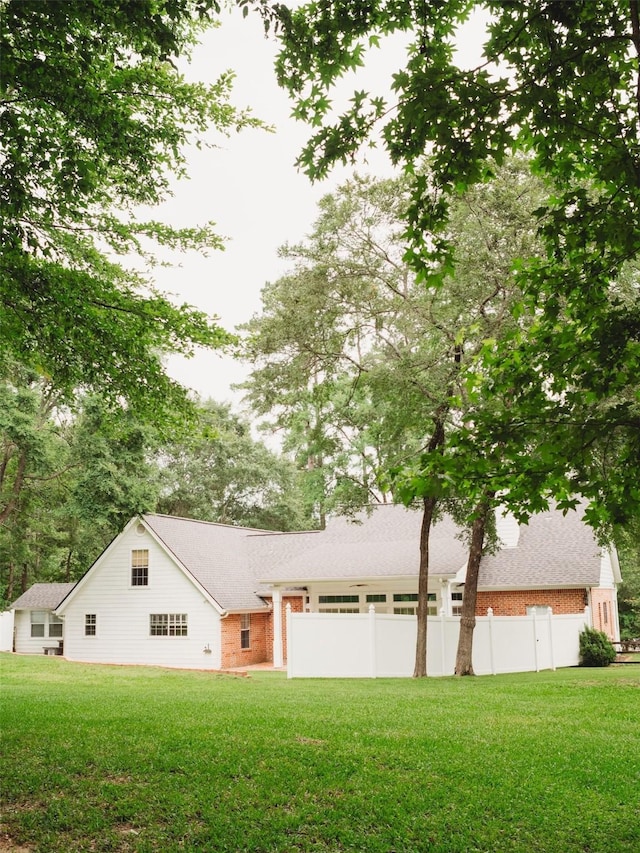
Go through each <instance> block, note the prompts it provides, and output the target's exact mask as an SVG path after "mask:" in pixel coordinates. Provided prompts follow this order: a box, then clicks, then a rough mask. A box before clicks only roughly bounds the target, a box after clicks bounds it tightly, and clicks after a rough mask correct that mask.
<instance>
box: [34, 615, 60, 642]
mask: <svg viewBox="0 0 640 853" xmlns="http://www.w3.org/2000/svg"><path fill="white" fill-rule="evenodd" d="M62 624H63V623H62V619H61V618H60V617H59V616H56V614H55V613H51V611H50V610H32V611H31V636H32V637H55V638H57V639H62Z"/></svg>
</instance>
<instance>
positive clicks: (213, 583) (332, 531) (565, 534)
mask: <svg viewBox="0 0 640 853" xmlns="http://www.w3.org/2000/svg"><path fill="white" fill-rule="evenodd" d="M143 517H144V520H145V522H146V523H147V524H148V525H149V527H150V528H151V529H152V530H153V531H154V533H155V534H156V535H157V536H158V538H159V539H160V540H161V541H162V542H163V543H164V545H165V546H166V547H167V549H168V550H169V551H170V552H171V553H173V554H174V555H175V557H176V558H177V559H178V560H179V561H180V562H181V563H182V564H183V565H184V566H185V568H186V569H187V570H188V571H189V572H190V573H191V574H192V575H193V576H194V577H195V578H196V579H197V580H198V581H199V582H200V583H201V584H202V586H203V587H204V588H205V589H206V590H207V592H208V593H209V594H210V595H211V596H212V597H213V598H214V599H215V600H216V601H217V602H218V604H219V605H220V606H221V607H222V608H223V609H225V610H243V609H246V610H250V609H256V608H262V607H264V601H263V599H262V598H260V594H261V593H262V594H264V593H265V592H267V591H268V586H264V585H265V584H267V585H268V584H272V583H279V584H289V585H296V584H303V583H305V582H307V581H314V580H316V581H318V580H332V579H333V580H336V581H338V580H340V579H343V578H344V579H354V578H376V577H379V578H383V577H384V578H391V577H398V578H400V577H404V578H407V577H412V576H416V575H417V573H418V568H419V560H420V552H419V537H420V525H421V521H422V514H421V513H420V512H418V511H411V510H406V509H405V508H404V507H402V506H396V505H391V504H384V505H380V506H377V507H375V508H374V510H373V511H372V512H371V513H369V514H367V513H366V512H363V513H360V514H359V515H358V516H357V517H356V521H355V522H354V521H352V520H350V519H347V518H342V517H336V518H332V519H330V520H329V522H328V525H327V528H326V530H314V531H307V532H301V533H272V532H269V531H261V530H253V529H251V528H243V527H229V526H227V525H224V524H213V523H210V522H204V521H195V520H191V519H185V518H174V517H172V516H164V515H145V516H143ZM429 552H430V565H429V573H430V574H431V575H435V576H443V575H444V576H452V575H454V574H456V573H457V572H458V571H459V569H461V568H462V567H463V566H465V565H466V561H467V546H466V543H465V540H464V536H463V533H462V531H461V529H460V528H459V527H458V526H457V525H456V524H455V523H454V522H453V520H452V519H451V518H450V517H449V516H445V517H443V518H442V519H440V520H438V521H437V522H436V523H435V525H434V526H433V528H432V532H431V538H430V543H429ZM599 577H600V548H599V546H598V544H597V542H596V540H595V537H594V535H593V532H592V531H591V529H590V528H589V527H588V526H587V525H586V524H585V523H584V522H583V521H582V511H581V510H579V511H572V512H569V513H568V514H567V515H566V516H563V515H562V513H561V512H558V511H556V510H550V511H548V512H544V513H540V514H538V515H536V516H533V517H532V518H531V520H530V522H529V524H528V525H522V526H521V527H520V534H519V540H518V545H517V547H512V548H503V549H502V550H501V551H499V552H498V553H497V554H494V555H487V556H485V557H483V560H482V564H481V568H480V578H479V588H480V589H495V588H497V589H516V588H521V589H522V588H527V587H528V588H530V589H531V588H534V587H540V586H543V587H551V586H554V587H557V586H561V587H567V586H585V587H586V586H596V585H597V584H598V582H599Z"/></svg>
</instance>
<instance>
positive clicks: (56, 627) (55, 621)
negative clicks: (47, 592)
mask: <svg viewBox="0 0 640 853" xmlns="http://www.w3.org/2000/svg"><path fill="white" fill-rule="evenodd" d="M49 636H50V637H58V638H59V639H62V619H61V618H60V617H59V616H56V614H55V613H49Z"/></svg>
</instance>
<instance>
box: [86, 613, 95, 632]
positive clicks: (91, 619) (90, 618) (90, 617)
mask: <svg viewBox="0 0 640 853" xmlns="http://www.w3.org/2000/svg"><path fill="white" fill-rule="evenodd" d="M89 628H93V631H89V630H88V629H89ZM84 636H85V637H97V636H98V614H97V613H85V614H84Z"/></svg>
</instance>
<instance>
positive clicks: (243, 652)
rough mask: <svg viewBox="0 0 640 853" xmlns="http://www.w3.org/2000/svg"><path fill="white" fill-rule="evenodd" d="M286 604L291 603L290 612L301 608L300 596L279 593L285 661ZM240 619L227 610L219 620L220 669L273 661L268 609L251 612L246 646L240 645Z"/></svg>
mask: <svg viewBox="0 0 640 853" xmlns="http://www.w3.org/2000/svg"><path fill="white" fill-rule="evenodd" d="M287 604H290V605H291V610H292V611H293V612H294V613H301V612H302V609H303V599H302V596H299V595H298V596H286V597H285V596H283V598H282V640H283V654H284V660H285V661H286V659H287V618H286V606H287ZM240 623H241V616H240V614H239V613H231V614H229V616H227V618H226V619H223V620H222V621H221V622H220V627H221V642H222V655H221V658H222V662H221V666H222V669H234V667H238V666H249V665H251V664H254V663H265V662H271V661H273V615H272V613H252V614H251V634H250V640H251V645H250V648H248V649H241V648H240Z"/></svg>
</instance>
